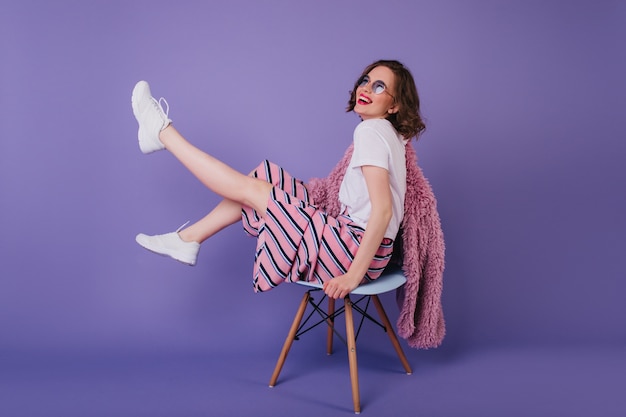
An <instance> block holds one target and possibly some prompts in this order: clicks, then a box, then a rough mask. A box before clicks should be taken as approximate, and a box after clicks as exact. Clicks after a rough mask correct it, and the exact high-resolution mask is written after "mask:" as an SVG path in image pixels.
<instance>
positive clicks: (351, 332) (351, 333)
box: [269, 267, 412, 414]
mask: <svg viewBox="0 0 626 417" xmlns="http://www.w3.org/2000/svg"><path fill="white" fill-rule="evenodd" d="M405 282H406V277H405V276H404V274H403V273H402V270H401V269H400V268H398V267H395V268H392V269H391V270H389V271H387V270H386V271H385V272H383V274H382V275H381V276H380V277H379V278H378V279H376V280H374V281H371V282H368V283H366V284H363V285H361V286H359V287H357V288H356V289H355V290H354V291H352V292H351V293H350V294H349V295H348V296H346V297H345V299H344V306H343V307H342V308H340V309H339V310H337V311H335V300H334V299H332V298H328V312H325V311H324V310H323V309H322V308H320V305H321V304H322V302H323V301H324V300H325V299H326V298H327V297H326V294H324V295H323V297H322V298H321V299H320V301H319V302H317V303H316V302H315V300H314V299H313V296H312V295H311V293H313V292H318V291H321V290H322V285H321V284H316V283H310V282H304V281H298V282H297V284H299V285H302V286H304V287H308V288H309V289H308V290H307V291H306V293H305V294H304V297H303V298H302V301H301V302H300V305H299V307H298V310H297V312H296V316H295V318H294V320H293V323H292V325H291V328H290V330H289V333H288V335H287V338H286V340H285V343H284V345H283V349H282V351H281V352H280V355H279V357H278V361H277V362H276V367H275V368H274V373H273V374H272V378H271V379H270V384H269V385H270V387H274V386H275V385H276V381H277V380H278V376H279V374H280V371H281V369H282V367H283V364H284V363H285V359H286V358H287V354H288V353H289V349H290V348H291V345H292V343H293V341H294V340H299V337H300V336H301V335H302V334H304V333H306V332H307V331H309V330H311V329H312V328H314V327H317V326H318V325H319V324H322V323H326V324H327V325H328V334H327V341H326V353H327V354H328V355H330V354H331V353H332V350H333V334H337V336H338V337H339V338H340V339H341V340H342V341H343V342H344V343H345V344H346V345H347V347H348V362H349V365H350V382H351V385H352V401H353V403H354V412H355V414H359V413H360V412H361V401H360V396H359V378H358V370H357V358H356V339H357V337H358V335H359V332H360V330H361V326H362V325H363V321H364V319H366V318H367V319H368V320H370V321H372V322H374V323H376V324H377V325H379V326H380V327H382V328H383V330H384V331H385V332H386V333H387V334H388V335H389V339H390V340H391V344H392V345H393V347H394V348H395V350H396V353H397V354H398V357H399V358H400V362H402V366H403V367H404V370H405V371H406V373H407V375H411V373H412V370H411V366H410V365H409V362H408V360H407V358H406V356H405V355H404V352H403V350H402V347H401V346H400V343H399V342H398V338H397V336H396V333H395V332H394V330H393V327H392V325H391V323H390V322H389V318H388V317H387V314H386V313H385V309H384V308H383V306H382V304H381V302H380V299H379V298H378V294H383V293H385V292H388V291H392V290H395V289H397V288H399V287H400V286H402V285H403V284H404V283H405ZM322 294H323V292H322ZM350 295H354V296H358V297H359V298H358V300H357V301H354V302H353V301H352V300H351V299H350ZM355 298H356V297H355ZM370 301H372V302H373V303H374V306H375V307H376V310H377V311H378V316H379V317H380V320H381V321H382V323H380V322H378V321H377V320H376V319H374V318H373V317H372V316H371V315H369V314H368V313H367V309H368V307H369V304H370ZM362 304H365V307H361V305H362ZM307 306H311V307H312V310H311V311H310V313H309V315H308V316H307V318H306V319H305V320H304V322H302V319H303V317H304V314H305V312H306V309H307ZM353 311H356V312H357V313H359V314H360V315H361V320H360V323H359V326H358V329H357V331H356V334H355V329H354V317H353ZM314 313H318V315H319V316H320V317H321V320H319V321H317V322H316V323H314V324H311V325H310V326H309V327H307V328H305V326H306V325H307V323H308V322H309V320H310V319H311V317H312V316H313V315H314ZM344 313H345V314H344ZM341 314H344V317H345V320H346V339H347V340H344V339H343V337H341V335H340V334H339V333H338V332H337V331H336V330H335V318H336V317H338V316H339V315H341Z"/></svg>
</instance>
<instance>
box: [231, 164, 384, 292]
mask: <svg viewBox="0 0 626 417" xmlns="http://www.w3.org/2000/svg"><path fill="white" fill-rule="evenodd" d="M253 175H254V176H255V177H257V178H259V179H263V180H265V181H268V182H269V183H271V184H272V185H273V186H274V187H273V188H272V192H271V193H270V197H269V200H268V204H267V212H266V214H265V216H264V217H261V216H260V215H259V214H258V213H257V212H256V211H255V210H253V209H251V208H247V207H245V208H244V209H243V210H242V224H243V228H244V230H245V231H246V232H247V233H248V234H249V235H251V236H254V237H256V238H257V245H256V252H255V256H254V273H253V280H254V281H253V282H254V290H255V291H257V292H260V291H267V290H270V289H272V288H274V287H276V286H277V285H279V284H280V283H282V282H284V281H291V282H293V281H298V280H302V281H314V282H319V283H323V282H325V281H327V280H329V279H332V278H333V277H336V276H339V275H342V274H345V273H346V272H347V271H348V268H349V267H350V264H351V263H352V260H353V259H354V256H355V254H356V252H357V250H358V248H359V244H360V242H361V239H362V238H363V233H364V231H365V229H363V228H362V227H359V226H357V225H356V224H354V223H353V222H352V220H351V219H350V217H348V216H346V215H340V216H338V217H336V218H335V217H332V216H330V215H328V214H327V213H325V212H323V211H322V210H320V209H318V208H317V207H315V206H314V202H310V201H309V196H308V193H307V190H306V187H305V185H304V183H303V182H302V181H300V180H298V179H296V178H294V177H292V176H291V175H289V174H288V173H287V172H286V171H284V170H283V169H282V168H281V167H279V166H278V165H276V164H273V163H272V162H270V161H267V160H266V161H263V162H262V163H261V164H260V165H259V166H258V167H257V168H256V170H255V171H254V172H253ZM392 249H393V241H392V240H391V239H387V238H385V239H384V240H383V242H382V243H381V245H380V248H379V249H378V251H377V252H376V255H375V256H374V259H373V260H372V263H371V264H370V267H369V269H368V271H367V274H366V276H365V277H364V278H363V279H364V281H369V280H373V279H376V278H378V277H379V276H380V274H381V273H382V271H383V269H384V268H385V266H386V265H387V263H388V262H389V259H390V258H391V251H392Z"/></svg>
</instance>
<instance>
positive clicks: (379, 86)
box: [357, 75, 395, 100]
mask: <svg viewBox="0 0 626 417" xmlns="http://www.w3.org/2000/svg"><path fill="white" fill-rule="evenodd" d="M369 83H370V76H369V75H364V76H362V77H361V78H359V82H358V83H357V86H358V87H361V88H363V87H365V86H366V85H368V84H369ZM372 92H373V93H374V94H376V95H378V94H382V93H385V92H386V93H387V94H389V95H390V96H391V98H393V99H394V100H395V97H394V96H393V95H391V93H390V92H389V91H387V85H386V84H385V83H384V82H383V81H381V80H376V81H374V82H372Z"/></svg>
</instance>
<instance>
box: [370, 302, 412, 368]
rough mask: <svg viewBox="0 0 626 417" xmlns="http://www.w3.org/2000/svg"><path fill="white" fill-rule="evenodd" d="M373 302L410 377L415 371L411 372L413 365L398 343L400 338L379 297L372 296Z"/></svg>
mask: <svg viewBox="0 0 626 417" xmlns="http://www.w3.org/2000/svg"><path fill="white" fill-rule="evenodd" d="M372 301H374V305H375V306H376V310H377V311H378V315H379V316H380V319H381V320H382V322H383V324H384V325H385V328H386V329H387V334H388V335H389V339H390V340H391V344H392V345H393V347H394V349H395V350H396V353H397V354H398V357H399V358H400V362H402V366H404V370H405V371H406V373H407V374H408V375H411V374H412V373H413V371H412V370H411V365H409V361H408V360H407V359H406V356H405V355H404V351H403V350H402V346H400V342H398V337H397V336H396V332H394V330H393V327H392V326H391V323H390V322H389V318H388V317H387V313H385V309H384V308H383V305H382V303H381V302H380V299H379V298H378V296H377V295H372Z"/></svg>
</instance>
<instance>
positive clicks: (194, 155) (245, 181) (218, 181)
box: [159, 124, 272, 216]
mask: <svg viewBox="0 0 626 417" xmlns="http://www.w3.org/2000/svg"><path fill="white" fill-rule="evenodd" d="M159 140H160V141H161V142H162V143H163V145H165V148H166V149H167V150H169V151H170V152H171V153H172V154H173V155H174V156H175V157H176V158H177V159H178V160H179V161H180V162H181V163H182V164H183V165H184V166H185V167H186V168H187V169H189V171H190V172H191V173H192V174H194V175H195V176H196V178H198V179H199V180H200V182H202V183H203V184H204V185H205V186H206V187H207V188H209V189H210V190H211V191H213V192H215V193H216V194H219V195H221V196H222V197H224V198H225V199H227V200H232V201H234V202H237V203H239V204H240V206H242V205H243V206H247V207H251V208H253V209H254V210H256V212H257V213H259V215H261V216H263V215H264V214H265V211H266V210H267V200H268V198H269V195H270V191H271V189H272V185H271V184H270V183H268V182H266V181H263V180H259V179H256V178H252V177H249V176H247V175H245V174H242V173H240V172H238V171H236V170H234V169H233V168H231V167H230V166H228V165H226V164H225V163H223V162H221V161H220V160H218V159H216V158H214V157H213V156H211V155H209V154H207V153H206V152H204V151H202V150H200V149H198V148H197V147H195V146H194V145H192V144H191V143H189V142H188V141H187V140H186V139H185V138H184V137H183V136H182V135H181V134H180V133H179V132H178V131H177V130H176V129H175V128H174V126H172V125H171V124H170V125H169V126H168V127H166V128H165V129H163V130H162V131H161V132H160V134H159Z"/></svg>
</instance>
